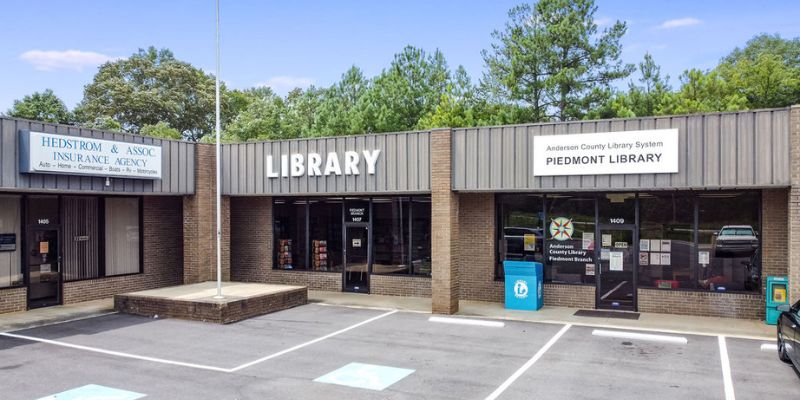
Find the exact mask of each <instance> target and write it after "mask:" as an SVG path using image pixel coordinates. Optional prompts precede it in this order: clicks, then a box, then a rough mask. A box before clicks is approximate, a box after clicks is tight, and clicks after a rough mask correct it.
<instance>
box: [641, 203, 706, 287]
mask: <svg viewBox="0 0 800 400" xmlns="http://www.w3.org/2000/svg"><path fill="white" fill-rule="evenodd" d="M695 254H696V252H695V246H694V197H693V196H691V195H690V194H687V193H642V194H640V195H639V261H638V265H639V286H640V287H654V288H660V289H679V288H680V289H693V288H694V287H695V286H696V283H697V282H696V280H697V279H696V277H697V274H696V272H695V265H696V264H695V262H694V261H695V259H696V256H695Z"/></svg>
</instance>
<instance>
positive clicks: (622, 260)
mask: <svg viewBox="0 0 800 400" xmlns="http://www.w3.org/2000/svg"><path fill="white" fill-rule="evenodd" d="M599 231H600V254H599V257H598V259H599V264H600V268H599V276H598V280H597V308H606V309H618V310H630V311H635V310H636V280H635V276H634V270H635V268H636V261H637V260H636V252H637V249H636V243H635V237H634V236H635V235H634V233H635V230H634V229H633V228H621V227H613V228H603V227H600V229H599Z"/></svg>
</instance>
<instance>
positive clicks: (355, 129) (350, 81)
mask: <svg viewBox="0 0 800 400" xmlns="http://www.w3.org/2000/svg"><path fill="white" fill-rule="evenodd" d="M371 85H372V82H371V81H370V80H368V79H367V78H365V77H364V73H363V72H361V70H360V69H359V68H358V67H356V66H353V67H351V68H350V69H349V70H347V72H345V73H344V74H343V75H342V79H341V80H340V81H339V82H337V83H335V84H334V85H332V86H331V87H330V88H328V89H327V90H324V91H321V93H320V96H321V101H320V104H319V107H318V108H317V114H316V118H315V129H314V130H313V131H312V132H311V135H312V136H336V135H351V134H356V133H363V132H366V131H367V129H366V127H365V126H364V118H362V117H361V114H362V112H361V108H364V107H365V101H364V100H362V99H363V98H364V94H365V93H366V92H367V91H368V90H369V89H370V87H371Z"/></svg>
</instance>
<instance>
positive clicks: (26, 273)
mask: <svg viewBox="0 0 800 400" xmlns="http://www.w3.org/2000/svg"><path fill="white" fill-rule="evenodd" d="M36 197H54V198H56V200H57V204H58V210H56V215H57V216H58V218H59V221H58V222H59V223H57V224H53V223H52V222H51V221H48V223H47V224H41V225H34V224H30V223H29V222H30V220H29V217H30V215H29V211H30V207H29V206H28V202H30V201H35V199H36ZM21 201H22V221H21V223H22V230H21V232H22V238H21V239H22V240H21V242H22V248H21V250H22V257H20V261H21V262H22V267H23V280H24V282H25V289H26V292H27V293H26V295H25V308H26V309H29V310H30V309H32V308H42V307H49V306H55V305H61V304H63V303H64V271H62V269H61V256H62V254H63V245H64V243H63V242H62V236H63V235H62V232H61V220H60V219H61V196H59V195H40V196H36V195H34V196H29V195H23V196H22V199H21ZM36 230H43V231H48V230H51V231H55V232H56V242H57V245H58V246H57V249H56V251H57V254H58V255H57V256H56V259H55V260H54V261H55V263H56V267H57V268H58V282H57V284H56V301H55V303H53V304H44V305H37V306H35V307H31V298H30V295H31V279H30V262H29V261H30V260H29V257H30V255H29V254H28V250H30V249H29V248H28V246H29V245H31V243H30V241H29V240H28V234H29V233H31V232H32V231H36Z"/></svg>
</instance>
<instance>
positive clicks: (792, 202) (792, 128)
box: [787, 105, 800, 303]
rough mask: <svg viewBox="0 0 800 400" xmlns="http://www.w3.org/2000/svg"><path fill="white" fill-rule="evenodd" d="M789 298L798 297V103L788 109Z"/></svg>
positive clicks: (799, 296)
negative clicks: (789, 185)
mask: <svg viewBox="0 0 800 400" xmlns="http://www.w3.org/2000/svg"><path fill="white" fill-rule="evenodd" d="M789 146H790V149H791V151H790V154H789V168H790V170H789V174H790V176H791V185H792V186H791V187H790V189H789V213H788V222H789V241H788V243H787V245H788V246H789V252H788V253H789V254H788V255H789V285H790V288H791V291H790V293H789V300H790V301H791V302H792V303H794V302H795V301H797V300H798V299H800V105H795V106H792V107H791V108H790V109H789Z"/></svg>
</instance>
